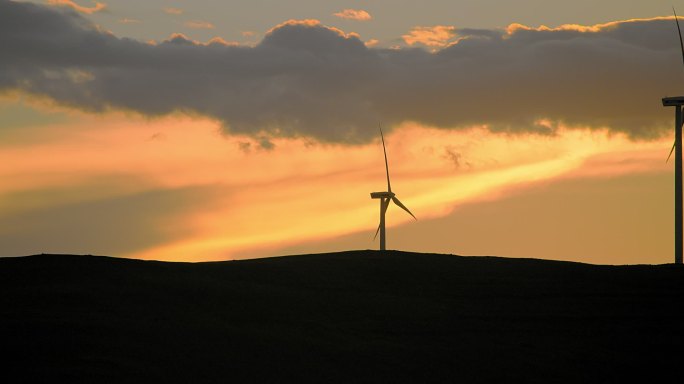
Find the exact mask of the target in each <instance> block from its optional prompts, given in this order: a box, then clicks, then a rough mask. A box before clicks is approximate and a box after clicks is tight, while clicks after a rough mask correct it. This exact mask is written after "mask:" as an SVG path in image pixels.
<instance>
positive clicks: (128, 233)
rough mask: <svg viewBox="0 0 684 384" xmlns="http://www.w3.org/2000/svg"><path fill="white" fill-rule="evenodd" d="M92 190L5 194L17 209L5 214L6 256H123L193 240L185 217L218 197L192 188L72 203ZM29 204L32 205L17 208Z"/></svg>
mask: <svg viewBox="0 0 684 384" xmlns="http://www.w3.org/2000/svg"><path fill="white" fill-rule="evenodd" d="M129 182H130V180H129ZM97 187H98V188H102V185H97ZM110 187H111V186H110ZM89 188H90V189H92V188H93V186H90V187H89V186H83V185H81V186H77V187H72V188H68V189H55V188H52V189H40V190H28V191H21V193H17V194H12V195H3V196H2V200H3V201H4V202H5V203H7V205H9V206H14V207H15V208H13V209H11V210H9V211H5V212H2V211H0V244H1V245H0V252H1V253H0V255H1V256H17V255H24V254H30V253H43V252H45V253H77V254H84V253H88V254H91V253H92V254H105V255H121V254H124V253H128V252H134V251H139V250H143V249H145V248H148V247H152V246H155V245H159V244H162V243H164V242H167V241H169V240H170V239H177V238H179V237H183V236H188V235H190V234H191V233H192V232H191V231H192V228H191V227H189V226H188V225H187V224H186V223H184V222H183V221H182V220H180V218H181V217H182V216H183V215H185V214H187V213H188V212H196V211H198V210H200V209H203V208H205V209H207V208H208V206H209V204H210V203H208V202H209V201H211V198H212V197H214V196H215V195H216V193H217V190H216V188H214V187H188V188H178V189H155V190H148V191H145V192H139V193H133V194H124V195H118V196H101V197H97V196H95V197H92V198H89V199H88V198H82V199H78V200H77V201H73V200H75V199H74V198H71V199H69V198H68V196H70V195H78V194H79V193H81V194H82V193H84V191H87V190H88V189H89ZM69 200H72V201H71V202H70V201H69ZM31 202H41V204H39V205H37V206H36V205H35V204H33V203H31ZM46 202H47V203H46ZM27 203H29V204H27ZM23 205H27V206H26V207H25V208H23V209H22V208H16V207H21V206H23Z"/></svg>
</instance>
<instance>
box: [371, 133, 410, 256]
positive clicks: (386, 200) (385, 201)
mask: <svg viewBox="0 0 684 384" xmlns="http://www.w3.org/2000/svg"><path fill="white" fill-rule="evenodd" d="M378 128H380V139H381V140H382V152H383V153H384V154H385V172H386V173H387V191H386V192H371V194H370V195H371V199H380V225H378V230H377V231H375V236H374V237H373V240H375V239H376V238H377V237H378V232H380V250H381V251H384V250H385V213H386V212H387V208H389V205H390V201H393V202H394V204H396V205H398V206H399V208H401V209H403V210H404V211H406V212H408V214H409V215H411V216H413V218H414V219H416V217H415V216H414V215H413V213H411V211H409V209H408V208H406V206H405V205H404V204H402V203H401V201H399V199H397V197H396V194H395V193H394V192H392V186H391V185H390V177H389V166H388V165H387V150H386V149H385V136H384V135H383V134H382V127H380V125H378ZM416 220H418V219H416Z"/></svg>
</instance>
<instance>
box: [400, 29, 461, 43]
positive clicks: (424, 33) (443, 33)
mask: <svg viewBox="0 0 684 384" xmlns="http://www.w3.org/2000/svg"><path fill="white" fill-rule="evenodd" d="M455 35H456V27H452V26H448V25H435V26H433V27H413V28H412V29H411V31H409V33H408V34H406V35H403V36H402V38H403V39H404V42H406V44H408V45H414V44H423V45H426V46H428V47H444V46H447V45H448V44H449V43H450V41H451V39H452V38H453V37H454V36H455Z"/></svg>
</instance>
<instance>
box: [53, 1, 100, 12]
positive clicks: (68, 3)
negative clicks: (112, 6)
mask: <svg viewBox="0 0 684 384" xmlns="http://www.w3.org/2000/svg"><path fill="white" fill-rule="evenodd" d="M93 3H95V5H93V6H92V7H84V6H82V5H78V4H76V3H75V2H74V1H72V0H48V4H50V5H54V6H64V7H69V8H71V9H73V10H75V11H78V12H81V13H85V14H88V15H90V14H93V13H95V12H100V11H102V10H103V9H105V8H107V4H104V3H99V2H97V1H94V2H93Z"/></svg>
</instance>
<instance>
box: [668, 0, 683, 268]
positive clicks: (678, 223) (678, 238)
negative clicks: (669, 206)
mask: <svg viewBox="0 0 684 384" xmlns="http://www.w3.org/2000/svg"><path fill="white" fill-rule="evenodd" d="M672 12H674V16H675V22H676V23H677V32H678V33H679V47H680V48H681V50H682V63H683V64H684V42H683V41H682V30H681V29H680V28H679V19H678V18H677V11H675V9H674V7H672ZM682 105H684V96H675V97H665V98H663V106H664V107H675V142H674V144H673V145H672V149H671V150H670V154H669V155H668V156H667V160H669V159H670V156H672V151H674V152H675V255H674V259H675V264H682V250H683V249H682V244H683V243H682V219H683V217H682ZM667 160H666V162H667Z"/></svg>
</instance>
